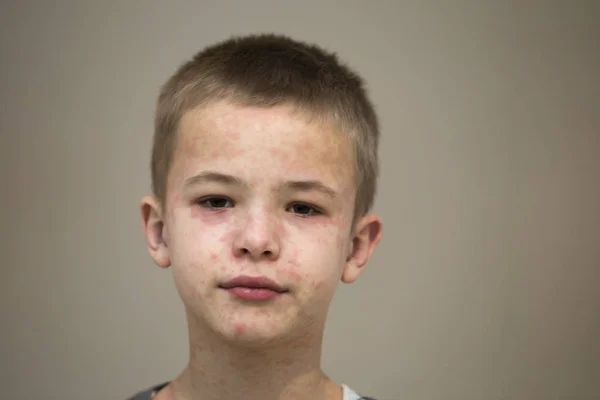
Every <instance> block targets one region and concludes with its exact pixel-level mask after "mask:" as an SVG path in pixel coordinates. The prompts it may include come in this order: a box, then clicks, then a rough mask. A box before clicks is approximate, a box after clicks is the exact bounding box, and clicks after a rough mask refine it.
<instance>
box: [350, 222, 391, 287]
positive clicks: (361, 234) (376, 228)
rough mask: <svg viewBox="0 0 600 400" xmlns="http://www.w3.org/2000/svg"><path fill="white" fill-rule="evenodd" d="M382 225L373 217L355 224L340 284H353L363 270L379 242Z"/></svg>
mask: <svg viewBox="0 0 600 400" xmlns="http://www.w3.org/2000/svg"><path fill="white" fill-rule="evenodd" d="M381 233H382V223H381V219H380V218H379V217H377V216H375V215H367V216H364V217H363V218H362V219H361V220H360V221H359V222H358V224H357V226H356V231H355V234H354V237H353V238H352V243H351V244H350V252H349V255H348V259H347V260H346V266H345V267H344V271H343V273H342V282H344V283H353V282H354V281H356V279H357V278H358V276H359V275H360V274H361V272H362V271H363V270H364V268H365V266H366V264H367V262H368V261H369V258H370V257H371V254H372V253H373V250H374V249H375V247H376V246H377V244H378V243H379V241H380V240H381Z"/></svg>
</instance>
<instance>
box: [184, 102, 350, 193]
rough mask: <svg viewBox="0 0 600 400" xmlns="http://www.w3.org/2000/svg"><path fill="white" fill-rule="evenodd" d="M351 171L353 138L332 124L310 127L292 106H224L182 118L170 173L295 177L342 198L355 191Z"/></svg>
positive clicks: (312, 123) (316, 122) (311, 123)
mask: <svg viewBox="0 0 600 400" xmlns="http://www.w3.org/2000/svg"><path fill="white" fill-rule="evenodd" d="M353 165H354V164H353V157H352V151H351V145H350V139H349V135H348V134H344V133H343V132H340V131H338V130H337V129H335V128H334V126H333V124H328V123H326V122H323V121H322V120H320V119H319V120H317V119H314V120H312V121H311V120H310V119H309V118H308V116H307V115H305V114H304V113H302V112H298V111H297V110H295V109H294V108H293V107H291V106H276V107H271V108H262V107H242V106H237V105H234V104H232V103H230V102H226V101H222V102H215V103H211V104H209V105H207V106H204V107H201V108H199V109H196V110H192V111H190V112H188V113H186V114H185V115H184V116H183V118H182V120H181V124H180V129H179V137H178V141H177V146H176V150H175V157H174V162H173V170H172V172H173V175H175V176H174V177H173V178H174V180H175V181H177V180H185V179H186V178H187V177H189V176H190V175H193V174H196V173H198V172H201V170H202V169H204V168H210V169H217V170H222V171H223V172H227V173H231V174H235V175H238V176H240V175H242V176H240V177H242V178H244V179H247V180H249V181H252V180H260V181H264V180H265V179H270V180H281V179H283V178H286V179H287V178H292V176H295V177H296V178H304V179H320V180H327V181H328V183H329V184H330V185H331V186H334V188H335V189H336V190H338V191H340V192H343V191H345V190H348V189H352V188H353V186H354V185H353V183H354V168H353ZM244 175H245V176H244ZM290 175H292V176H290ZM174 183H175V182H174Z"/></svg>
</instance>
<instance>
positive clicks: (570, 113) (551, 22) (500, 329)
mask: <svg viewBox="0 0 600 400" xmlns="http://www.w3.org/2000/svg"><path fill="white" fill-rule="evenodd" d="M434 3H436V4H434ZM598 11H599V7H598V2H594V1H587V2H585V1H572V2H567V1H564V2H560V1H545V2H541V1H540V2H534V1H523V2H516V1H515V2H504V1H496V2H492V1H489V2H485V1H479V2H478V1H464V2H458V1H440V2H416V1H415V2H411V3H409V2H402V1H397V2H392V1H387V2H385V1H379V2H362V1H345V2H332V1H318V2H317V1H303V2H299V1H298V2H291V1H288V2H285V1H281V2H280V1H268V0H260V1H252V2H243V1H236V2H232V1H219V2H217V1H214V2H209V1H204V2H201V1H174V2H170V1H169V2H167V1H140V0H137V1H133V0H130V1H82V2H77V1H55V2H50V1H47V2H44V1H37V2H33V1H13V2H6V1H5V2H2V5H1V6H0V62H1V64H0V65H1V71H0V72H1V73H0V96H1V108H0V129H1V139H0V140H1V141H0V146H1V153H0V155H1V158H0V163H1V164H0V167H1V178H2V180H1V184H2V196H1V200H0V201H2V207H1V210H2V226H3V229H2V233H1V235H2V236H1V237H0V239H1V243H2V261H3V266H2V279H1V285H2V286H1V291H0V300H1V302H0V307H1V308H0V310H1V314H0V315H1V318H2V319H1V320H0V321H1V334H0V335H1V341H0V351H1V355H0V368H1V370H0V384H1V387H0V390H1V392H0V393H2V395H1V397H2V398H7V399H13V400H17V399H74V400H75V399H87V400H95V399H97V400H100V399H124V398H125V397H127V396H129V395H131V394H133V393H134V392H136V391H138V390H140V389H142V388H144V387H147V386H150V385H152V384H156V383H160V382H162V381H165V380H168V379H171V378H172V377H174V376H175V375H176V374H177V373H179V371H180V370H181V368H183V366H184V364H185V362H186V360H187V331H186V327H185V321H184V313H183V307H182V305H181V303H180V300H179V298H178V296H177V294H176V292H175V289H174V286H173V283H172V279H171V274H170V272H168V271H166V272H165V271H162V270H159V268H157V267H155V266H154V264H153V263H152V262H151V259H150V257H149V256H148V255H147V253H146V248H145V243H144V239H143V237H142V230H141V222H140V218H139V211H138V204H139V200H140V199H141V197H142V196H143V195H145V194H147V193H148V192H149V168H148V165H149V156H150V146H151V135H152V118H153V111H154V102H155V98H156V95H157V93H158V88H159V85H160V84H162V82H163V81H164V80H165V79H166V78H167V77H168V76H169V75H170V74H171V73H172V72H174V70H175V68H176V67H177V66H179V65H180V64H181V63H182V62H183V61H185V60H187V59H188V58H190V57H191V56H192V54H194V53H195V52H196V51H198V50H199V49H201V48H202V47H203V46H205V45H208V44H211V43H213V42H215V41H217V40H221V39H225V38H227V37H229V36H230V35H232V34H242V33H250V32H254V33H255V32H278V33H285V34H289V35H292V36H294V37H296V38H298V39H303V40H308V41H314V42H316V43H319V44H321V45H322V46H324V47H327V48H329V49H332V50H336V51H337V52H338V53H339V55H340V57H342V58H343V59H344V60H346V61H347V62H348V63H349V64H350V65H351V66H353V67H354V68H356V69H357V70H358V71H360V73H361V74H362V75H363V76H364V78H365V79H366V80H367V82H368V85H369V90H370V93H371V96H372V98H373V101H374V102H375V104H376V106H377V108H378V112H379V114H380V118H381V123H382V132H383V133H382V135H383V138H382V147H381V163H382V169H383V172H382V179H381V184H380V189H379V192H378V198H377V203H376V207H375V212H377V213H378V214H380V215H381V216H382V217H383V220H384V223H385V226H384V237H383V241H382V243H381V245H380V247H379V248H378V249H377V251H376V253H375V255H374V257H373V259H372V262H371V263H370V265H369V267H368V270H367V272H365V274H364V275H363V276H362V277H361V279H360V281H359V282H358V283H356V284H355V285H352V286H343V287H341V289H340V292H339V294H338V295H337V297H336V299H335V301H334V304H333V306H332V311H331V320H330V323H329V324H328V327H327V332H326V341H325V354H324V368H325V370H326V371H327V372H329V373H330V374H331V376H332V377H333V378H334V379H337V380H338V381H341V382H346V383H348V384H350V385H351V386H352V387H353V388H355V389H356V390H358V391H360V392H363V393H365V394H369V395H372V396H375V397H378V398H379V399H380V400H400V399H411V400H425V399H446V400H451V399H456V400H459V399H461V400H462V399H489V400H494V399H497V400H500V399H523V400H533V399H540V400H541V399H569V400H572V399H598V398H600V343H599V338H600V322H599V319H600V300H599V293H600V292H599V291H600V289H599V286H600V285H599V284H600V101H599V99H600V85H599V80H600V76H599V74H600V45H599V44H598V43H599V42H600V28H599V25H598V21H599V18H600V13H598Z"/></svg>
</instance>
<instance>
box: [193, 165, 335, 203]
mask: <svg viewBox="0 0 600 400" xmlns="http://www.w3.org/2000/svg"><path fill="white" fill-rule="evenodd" d="M206 183H220V184H224V185H227V186H238V187H242V188H248V186H249V185H248V184H247V183H246V182H244V181H243V180H242V179H240V178H238V177H237V176H234V175H229V174H223V173H221V172H215V171H202V172H200V173H199V174H197V175H194V176H192V177H190V178H187V179H186V180H185V181H184V184H183V187H184V189H189V188H191V187H193V186H196V185H201V184H206ZM278 189H279V190H282V189H283V190H291V191H296V192H310V191H317V192H321V193H323V194H324V195H326V196H328V197H331V198H332V199H336V198H337V197H338V193H337V192H336V191H335V190H333V189H332V188H330V187H329V186H327V185H325V184H324V183H323V182H321V181H318V180H307V181H285V182H283V184H282V185H280V187H279V188H278Z"/></svg>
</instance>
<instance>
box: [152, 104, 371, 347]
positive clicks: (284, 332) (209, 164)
mask: <svg viewBox="0 0 600 400" xmlns="http://www.w3.org/2000/svg"><path fill="white" fill-rule="evenodd" d="M291 111H292V109H291V108H290V107H287V106H278V107H273V108H250V107H240V106H235V105H232V104H231V103H228V102H215V103H211V104H209V105H207V106H205V107H203V108H201V109H199V110H195V111H192V112H189V113H187V114H185V115H184V117H183V118H182V120H181V124H180V131H179V137H178V144H177V148H176V150H175V154H174V158H173V165H172V168H171V171H170V173H169V178H168V184H167V193H168V194H167V199H166V202H165V209H164V211H163V212H164V213H163V212H161V209H160V207H159V206H158V204H157V203H156V201H155V199H153V198H151V197H148V198H145V199H144V200H143V202H142V216H143V220H144V228H145V231H146V236H147V239H148V248H149V251H150V253H151V255H152V257H153V258H154V260H155V261H156V263H157V264H159V265H160V266H162V267H168V266H172V267H173V274H174V277H175V283H176V287H177V290H178V292H179V294H180V296H181V298H182V300H183V303H184V304H185V306H186V309H187V311H188V314H189V315H190V317H191V318H192V319H193V320H194V323H195V324H199V325H200V326H203V327H204V328H208V329H210V330H212V331H213V332H215V333H217V334H218V335H220V336H221V337H224V338H226V339H227V340H235V341H238V342H245V343H248V344H251V343H267V342H273V341H274V340H277V339H283V338H291V337H294V336H295V335H306V334H307V333H308V332H320V331H322V329H323V324H324V321H325V317H326V314H327V309H328V307H329V304H330V301H331V299H332V297H333V294H334V292H335V289H336V287H337V284H338V282H339V281H340V279H341V280H343V281H344V282H348V283H350V282H353V281H354V280H355V279H356V278H357V276H358V275H359V273H360V272H361V271H362V269H363V266H364V265H365V263H366V261H367V260H368V258H369V256H370V254H371V251H372V250H373V248H374V246H375V245H376V244H377V242H378V241H379V238H380V234H381V222H380V221H379V219H378V218H376V217H374V216H367V217H363V218H362V219H360V220H359V221H357V223H356V226H354V227H353V226H351V224H352V220H353V213H354V198H355V184H354V175H353V171H354V168H353V158H352V152H351V145H350V141H349V138H348V135H347V134H342V133H339V132H336V131H335V130H334V129H333V128H332V127H327V126H324V125H321V124H317V123H308V121H307V120H306V119H305V118H304V117H302V115H301V114H300V113H296V114H293V113H292V112H291ZM239 276H250V277H264V278H268V279H270V280H272V281H274V282H275V283H276V284H277V285H278V286H279V289H280V290H278V291H277V292H276V293H275V294H274V293H270V292H268V291H267V292H264V291H263V292H260V293H262V294H263V295H265V294H266V296H265V297H267V299H248V297H252V296H253V295H252V294H251V293H254V294H255V295H257V296H258V297H260V293H259V292H258V291H254V292H252V291H251V290H249V289H244V288H238V289H227V288H225V287H224V286H227V283H228V282H230V281H231V280H232V279H234V278H236V277H239ZM269 293H270V295H269ZM255 297H256V296H255Z"/></svg>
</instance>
